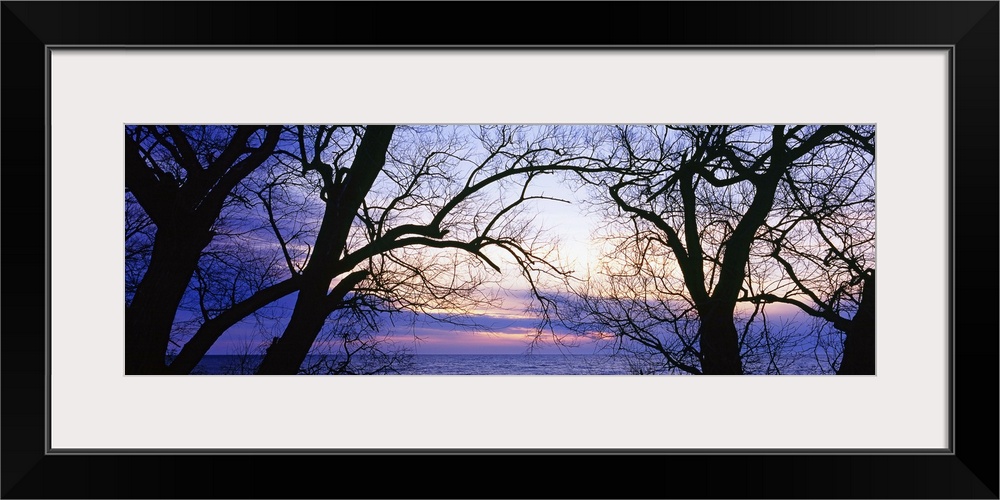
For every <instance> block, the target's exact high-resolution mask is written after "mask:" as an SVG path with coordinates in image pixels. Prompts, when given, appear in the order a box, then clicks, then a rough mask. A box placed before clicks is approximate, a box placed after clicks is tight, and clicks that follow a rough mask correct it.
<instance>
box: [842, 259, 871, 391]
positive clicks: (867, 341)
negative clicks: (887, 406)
mask: <svg viewBox="0 0 1000 500" xmlns="http://www.w3.org/2000/svg"><path fill="white" fill-rule="evenodd" d="M844 333H846V334H847V338H846V340H844V359H843V360H841V362H840V369H838V370H837V375H875V274H874V272H873V273H872V274H871V275H870V276H869V277H867V278H865V283H864V290H863V291H862V295H861V305H860V306H859V307H858V312H857V314H855V315H854V319H853V320H851V323H850V325H849V326H848V328H847V329H846V330H845V331H844Z"/></svg>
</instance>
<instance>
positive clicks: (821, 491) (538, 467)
mask: <svg viewBox="0 0 1000 500" xmlns="http://www.w3.org/2000/svg"><path fill="white" fill-rule="evenodd" d="M2 5H3V6H2V14H0V16H2V17H0V23H2V24H0V26H2V28H0V29H2V36H3V43H2V58H0V60H2V65H3V75H4V77H3V87H2V102H3V106H2V122H3V127H2V129H3V136H2V139H3V142H4V146H6V147H4V148H2V150H0V154H2V165H3V175H4V181H6V182H4V183H3V185H4V188H3V194H4V196H3V211H4V215H3V222H4V224H3V226H4V228H5V231H4V233H5V236H7V238H6V240H5V241H4V245H3V255H4V261H5V263H6V264H7V266H6V267H7V270H8V275H7V280H8V281H7V283H8V287H7V290H6V291H7V292H11V293H4V294H3V312H4V313H6V314H4V315H3V320H2V322H3V323H2V325H3V332H4V334H3V336H2V338H0V342H2V349H0V356H2V365H0V369H2V378H0V384H2V386H0V387H2V395H0V398H2V407H0V408H2V433H3V434H2V440H0V446H2V454H3V460H2V485H0V486H2V496H3V497H4V498H92V497H104V498H112V497H130V498H163V497H167V498H195V497H198V498H214V497H228V498H312V497H316V496H323V497H357V498H360V497H381V498H410V497H420V496H432V497H441V498H450V497H509V498H521V497H555V496H558V497H579V498H585V497H587V498H590V497H605V498H635V497H653V498H659V497H664V498H666V497H686V498H762V497H767V498H791V497H794V498H896V497H906V498H998V464H997V457H998V444H997V443H998V438H997V430H998V429H997V425H996V422H998V421H1000V419H998V404H997V403H998V400H997V394H998V391H997V386H996V384H997V372H998V359H997V352H998V343H997V342H998V335H997V332H998V331H1000V328H998V319H997V314H996V304H997V303H998V300H997V299H998V290H997V288H998V287H997V285H996V281H995V278H996V276H998V272H997V270H998V267H997V261H994V260H993V257H994V256H995V255H997V254H998V251H997V250H998V249H997V244H998V232H997V230H998V226H1000V224H998V206H1000V203H998V189H997V188H998V185H1000V184H998V177H1000V176H998V170H1000V168H998V165H1000V159H998V150H1000V148H998V136H1000V129H998V117H1000V112H998V95H1000V83H998V81H1000V80H998V66H1000V64H998V62H1000V56H998V41H1000V35H998V33H1000V31H998V26H1000V3H998V2H996V1H989V2H773V3H771V2H736V3H726V2H694V3H688V2H664V3H658V2H643V3H629V2H615V3H589V2H579V3H556V4H552V5H549V6H545V7H544V8H543V7H542V6H540V5H539V4H538V3H531V4H528V3H507V4H496V3H488V2H483V3H476V4H472V3H416V2H406V3H382V2H374V3H331V4H320V3H313V2H302V3H299V2H249V3H238V2H218V3H213V2H136V3H131V2H6V1H5V2H2ZM327 12H334V13H335V14H334V15H333V18H330V17H328V14H326V13H327ZM546 12H556V13H557V14H553V15H550V14H546ZM452 19H464V20H465V22H452V21H450V20H452ZM512 42H513V43H514V44H515V45H524V46H537V47H541V46H553V45H556V46H562V45H572V46H591V47H601V48H611V49H613V48H614V47H627V46H632V47H639V46H642V47H654V48H655V47H665V46H686V47H712V46H728V47H736V46H743V47H766V46H782V47H797V48H802V49H809V48H811V47H820V46H838V47H859V48H874V47H894V48H897V47H928V46H935V47H941V46H943V47H950V53H951V61H952V65H951V68H952V97H953V103H954V104H953V110H952V111H953V112H952V114H951V116H952V123H951V129H952V135H953V138H954V143H953V158H952V162H953V164H952V173H953V176H952V188H953V194H952V200H953V205H952V213H951V216H952V217H951V220H952V223H951V234H952V237H953V249H952V254H951V257H952V263H953V266H952V267H953V274H952V282H953V287H954V289H953V294H952V297H951V310H952V317H953V319H954V327H953V328H954V331H953V332H952V350H953V355H954V371H953V373H952V374H951V376H952V381H951V382H952V403H953V414H952V417H953V419H952V422H953V426H952V436H953V439H952V446H951V450H950V452H949V453H933V454H903V453H867V454H866V453H842V454H814V453H789V454H778V453H774V454H739V453H711V452H707V451H706V452H704V453H688V454H656V453H627V452H621V453H603V454H583V453H528V452H524V451H521V452H511V453H503V454H501V453H498V452H495V451H494V452H490V453H486V452H482V453H476V452H466V453H432V452H421V453H410V454H405V453H375V452H371V453H360V454H349V455H344V454H339V455H334V454H295V453H289V454H198V453H185V454H87V455H85V454H78V455H74V454H59V455H54V454H49V453H47V449H46V446H47V444H46V443H47V440H46V415H47V401H46V398H45V395H46V363H45V360H46V352H47V351H46V349H47V346H46V328H47V324H48V321H47V316H46V315H47V307H46V304H47V297H48V296H47V290H46V287H47V285H46V284H47V283H48V274H47V272H46V274H45V276H44V278H43V276H40V275H41V274H42V273H41V272H40V270H42V269H47V265H46V262H47V254H48V252H49V249H48V248H47V247H46V246H45V242H46V238H47V231H48V230H47V215H46V214H47V210H48V208H47V205H46V203H47V191H46V185H47V184H46V182H47V180H46V168H47V165H46V155H45V151H46V148H47V129H46V126H47V125H46V119H47V111H48V110H47V101H46V94H47V75H48V73H47V66H46V62H47V50H48V49H47V47H50V46H54V45H59V46H79V47H88V46H91V47H103V46H139V45H142V46H184V45H190V46H217V47H246V46H297V47H301V46H344V45H366V46H369V45H370V46H379V45H392V46H405V45H412V44H420V45H424V46H463V47H481V46H510V45H511V44H512ZM15 266H16V267H15ZM29 270H30V271H31V272H30V273H26V272H25V271H29ZM982 304H986V305H985V306H983V305H982ZM418 455H419V456H418ZM483 455H487V456H483ZM428 471H436V472H428ZM469 485H478V486H477V487H475V488H473V489H470V488H469ZM539 485H541V486H539Z"/></svg>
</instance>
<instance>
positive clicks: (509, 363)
mask: <svg viewBox="0 0 1000 500" xmlns="http://www.w3.org/2000/svg"><path fill="white" fill-rule="evenodd" d="M124 128H125V151H124V152H125V196H124V202H125V203H124V208H125V211H124V220H125V223H124V241H125V252H124V253H125V263H124V265H125V280H124V281H125V283H124V288H125V290H124V299H125V308H124V309H125V310H124V318H125V329H124V347H125V350H124V356H125V359H124V362H125V374H126V375H390V376H393V375H394V376H413V375H460V376H461V375H515V376H516V375H561V376H565V375H619V376H622V375H624V376H638V375H875V373H876V331H875V330H876V328H875V318H876V314H875V214H876V209H875V141H876V139H875V126H874V125H871V124H849V125H838V124H832V125H831V124H824V125H799V124H758V125H741V124H728V125H727V124H709V125H683V124H681V125H670V124H601V125H558V124H553V125H547V124H526V125H510V124H486V125H480V124H462V125H439V124H410V125H372V124H369V125H315V124H309V125H225V124H220V125H183V124H181V125H126V126H125V127H124Z"/></svg>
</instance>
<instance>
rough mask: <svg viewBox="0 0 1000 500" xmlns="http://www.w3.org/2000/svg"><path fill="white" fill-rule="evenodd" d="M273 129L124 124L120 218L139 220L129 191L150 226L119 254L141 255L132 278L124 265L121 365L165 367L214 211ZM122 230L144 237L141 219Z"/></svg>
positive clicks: (271, 141) (264, 153) (150, 369)
mask: <svg viewBox="0 0 1000 500" xmlns="http://www.w3.org/2000/svg"><path fill="white" fill-rule="evenodd" d="M280 133H281V127H279V126H268V127H264V126H238V127H214V126H192V127H180V126H128V127H126V128H125V188H126V197H127V198H126V200H127V207H128V208H129V209H130V210H132V215H133V217H129V218H128V219H129V220H130V221H131V222H137V221H142V220H143V219H142V217H141V216H138V217H135V215H137V214H136V213H135V210H134V209H135V207H134V205H131V200H133V199H134V200H135V202H136V203H138V205H140V206H141V207H142V211H143V212H144V215H145V216H146V217H148V219H149V221H151V222H152V224H154V225H155V226H156V228H155V236H152V238H153V239H152V242H151V248H149V249H148V251H144V250H142V248H138V249H137V248H136V247H133V248H132V249H131V250H133V251H136V250H137V251H138V253H133V254H131V255H130V256H127V257H131V258H129V259H128V260H127V262H130V263H132V264H135V263H136V262H137V260H136V259H137V258H139V257H141V258H144V259H148V260H147V261H145V262H144V271H143V272H142V278H141V279H139V280H138V281H136V276H137V274H138V271H137V270H136V269H135V268H134V267H132V268H130V269H128V276H129V277H128V278H127V282H128V281H131V283H133V284H134V285H129V286H127V290H126V308H125V372H126V373H128V374H155V373H165V372H166V360H165V353H166V351H167V348H168V344H169V342H170V333H171V328H172V325H173V323H174V317H175V315H176V313H177V310H178V307H179V304H180V302H181V299H182V297H183V295H184V293H185V290H186V289H187V287H188V283H189V282H190V280H191V277H192V275H193V274H194V272H195V269H196V268H197V266H198V261H199V259H200V258H201V254H202V250H204V248H205V247H206V246H207V245H208V244H209V243H210V242H211V241H212V238H213V237H214V236H215V232H214V228H215V224H216V221H217V219H218V217H219V214H220V213H221V211H222V210H223V207H224V206H225V205H226V203H227V202H229V201H231V200H232V197H231V193H232V191H233V190H234V188H235V187H236V186H237V184H239V182H240V181H241V180H243V179H244V178H245V177H246V176H247V175H249V174H250V173H251V172H252V171H253V170H254V169H256V168H257V167H259V166H260V165H261V164H263V163H264V162H265V161H266V160H267V159H268V158H270V157H271V156H272V154H273V152H274V149H275V147H276V146H277V144H278V139H279V136H280ZM136 227H138V228H139V229H138V230H136ZM126 231H127V232H129V234H128V235H127V236H129V237H130V238H129V240H127V241H131V242H133V243H138V242H140V241H142V242H144V243H143V244H146V245H149V244H150V242H149V237H150V236H151V235H152V234H153V232H152V231H151V228H150V227H149V225H148V224H143V223H141V222H140V223H139V226H132V227H126ZM127 249H128V246H127Z"/></svg>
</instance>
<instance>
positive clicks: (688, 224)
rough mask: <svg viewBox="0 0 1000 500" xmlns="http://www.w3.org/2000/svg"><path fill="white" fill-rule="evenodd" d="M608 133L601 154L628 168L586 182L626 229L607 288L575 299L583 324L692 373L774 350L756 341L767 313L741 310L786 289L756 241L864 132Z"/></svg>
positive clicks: (734, 370) (717, 370) (726, 369)
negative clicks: (746, 302) (759, 320)
mask: <svg viewBox="0 0 1000 500" xmlns="http://www.w3.org/2000/svg"><path fill="white" fill-rule="evenodd" d="M609 140H610V141H611V142H610V144H611V149H610V150H609V151H608V152H607V153H606V160H605V161H606V162H607V163H608V165H610V166H613V167H616V168H617V169H618V170H620V172H621V173H615V174H613V175H602V176H596V177H595V176H591V177H589V178H587V177H585V178H584V180H585V181H586V182H588V183H590V184H591V185H593V186H596V187H598V188H599V189H600V190H601V192H603V193H604V199H605V200H606V205H605V207H606V208H607V209H608V210H607V211H606V214H607V215H609V216H610V217H612V218H613V219H615V220H617V221H618V222H619V223H620V224H619V226H617V228H618V229H617V230H618V231H622V232H621V234H619V235H618V236H619V237H618V238H617V240H615V241H616V245H617V246H615V247H613V250H612V251H613V252H614V255H615V259H614V260H613V261H612V262H613V263H614V265H613V266H612V267H611V268H608V269H606V270H605V277H604V278H605V279H604V284H602V285H601V287H602V288H599V289H593V288H592V289H589V290H584V291H583V293H582V294H581V300H580V301H578V302H577V307H576V308H575V310H576V311H582V313H581V314H578V318H576V319H577V322H576V325H577V326H578V327H580V328H582V329H584V330H589V331H591V332H593V331H594V330H595V329H597V327H598V325H600V324H604V325H605V326H606V327H608V328H605V331H604V334H606V335H611V336H612V337H619V338H626V339H628V340H629V341H630V345H632V346H641V347H642V348H645V349H651V350H653V351H655V352H659V353H661V354H662V355H663V356H664V357H665V359H666V361H667V363H666V365H667V367H669V368H670V369H677V370H680V371H684V372H688V373H704V374H742V373H744V371H745V366H744V359H743V357H744V354H745V353H746V348H747V346H754V348H757V349H763V350H765V351H769V352H770V355H771V356H773V354H774V352H775V350H774V349H775V346H773V345H770V346H769V345H768V342H761V341H760V340H759V339H754V337H759V336H760V335H762V334H768V331H769V330H768V327H764V329H763V330H759V331H755V330H753V329H752V328H751V323H752V322H753V320H754V319H755V318H756V317H757V315H758V314H761V313H762V309H761V308H759V307H758V308H756V309H755V310H754V311H752V312H749V313H740V312H739V311H738V310H737V304H738V303H739V302H740V301H741V299H746V298H747V297H748V296H750V295H757V296H764V295H767V294H770V295H774V294H773V293H771V292H772V291H773V290H774V289H775V288H774V287H785V288H789V285H788V284H783V283H781V282H780V281H775V280H776V278H777V277H776V275H775V273H776V272H777V271H776V270H775V268H776V267H777V266H775V265H774V262H773V260H772V261H770V263H769V262H768V261H769V259H772V257H773V255H772V254H773V252H772V249H773V245H770V246H767V247H766V250H763V249H764V248H765V243H764V242H763V241H762V239H761V237H762V235H763V234H764V233H766V232H768V231H769V230H770V227H769V221H771V220H772V219H774V218H776V217H777V218H783V217H788V214H789V213H790V212H791V211H792V210H794V209H793V208H792V205H794V204H795V202H794V199H793V196H792V194H793V193H794V192H795V190H797V189H802V188H800V187H798V186H799V184H800V179H806V178H809V175H810V174H809V173H810V172H814V171H818V170H822V169H824V168H827V166H828V165H829V160H830V157H831V156H844V155H847V154H848V153H844V151H845V150H851V151H853V150H857V149H865V148H866V147H867V146H868V145H869V141H870V138H869V136H868V135H867V132H866V130H865V129H864V128H862V127H848V126H802V125H797V126H789V127H786V126H783V125H777V126H772V127H755V126H726V125H722V126H666V127H653V126H650V127H632V126H628V127H616V128H614V129H612V130H611V132H610V134H609ZM852 172H856V170H852ZM854 181H855V182H856V183H858V182H862V181H861V180H860V179H858V178H855V179H854ZM783 186H786V187H787V189H786V187H783ZM814 215H816V216H819V217H820V218H823V217H825V216H822V215H820V214H818V213H816V214H814ZM779 262H780V261H779ZM763 269H769V270H768V271H766V272H762V270H763ZM799 293H802V292H801V291H799ZM609 299H610V300H609ZM757 302H758V306H759V305H760V304H763V303H766V301H757ZM583 313H586V314H583ZM741 314H745V315H746V318H743V319H741V318H740V315H741ZM581 319H583V321H580V320H581ZM741 330H742V331H741ZM790 338H791V337H790V336H788V335H786V336H785V339H786V340H787V339H790ZM766 340H767V339H766V338H765V341H766Z"/></svg>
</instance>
